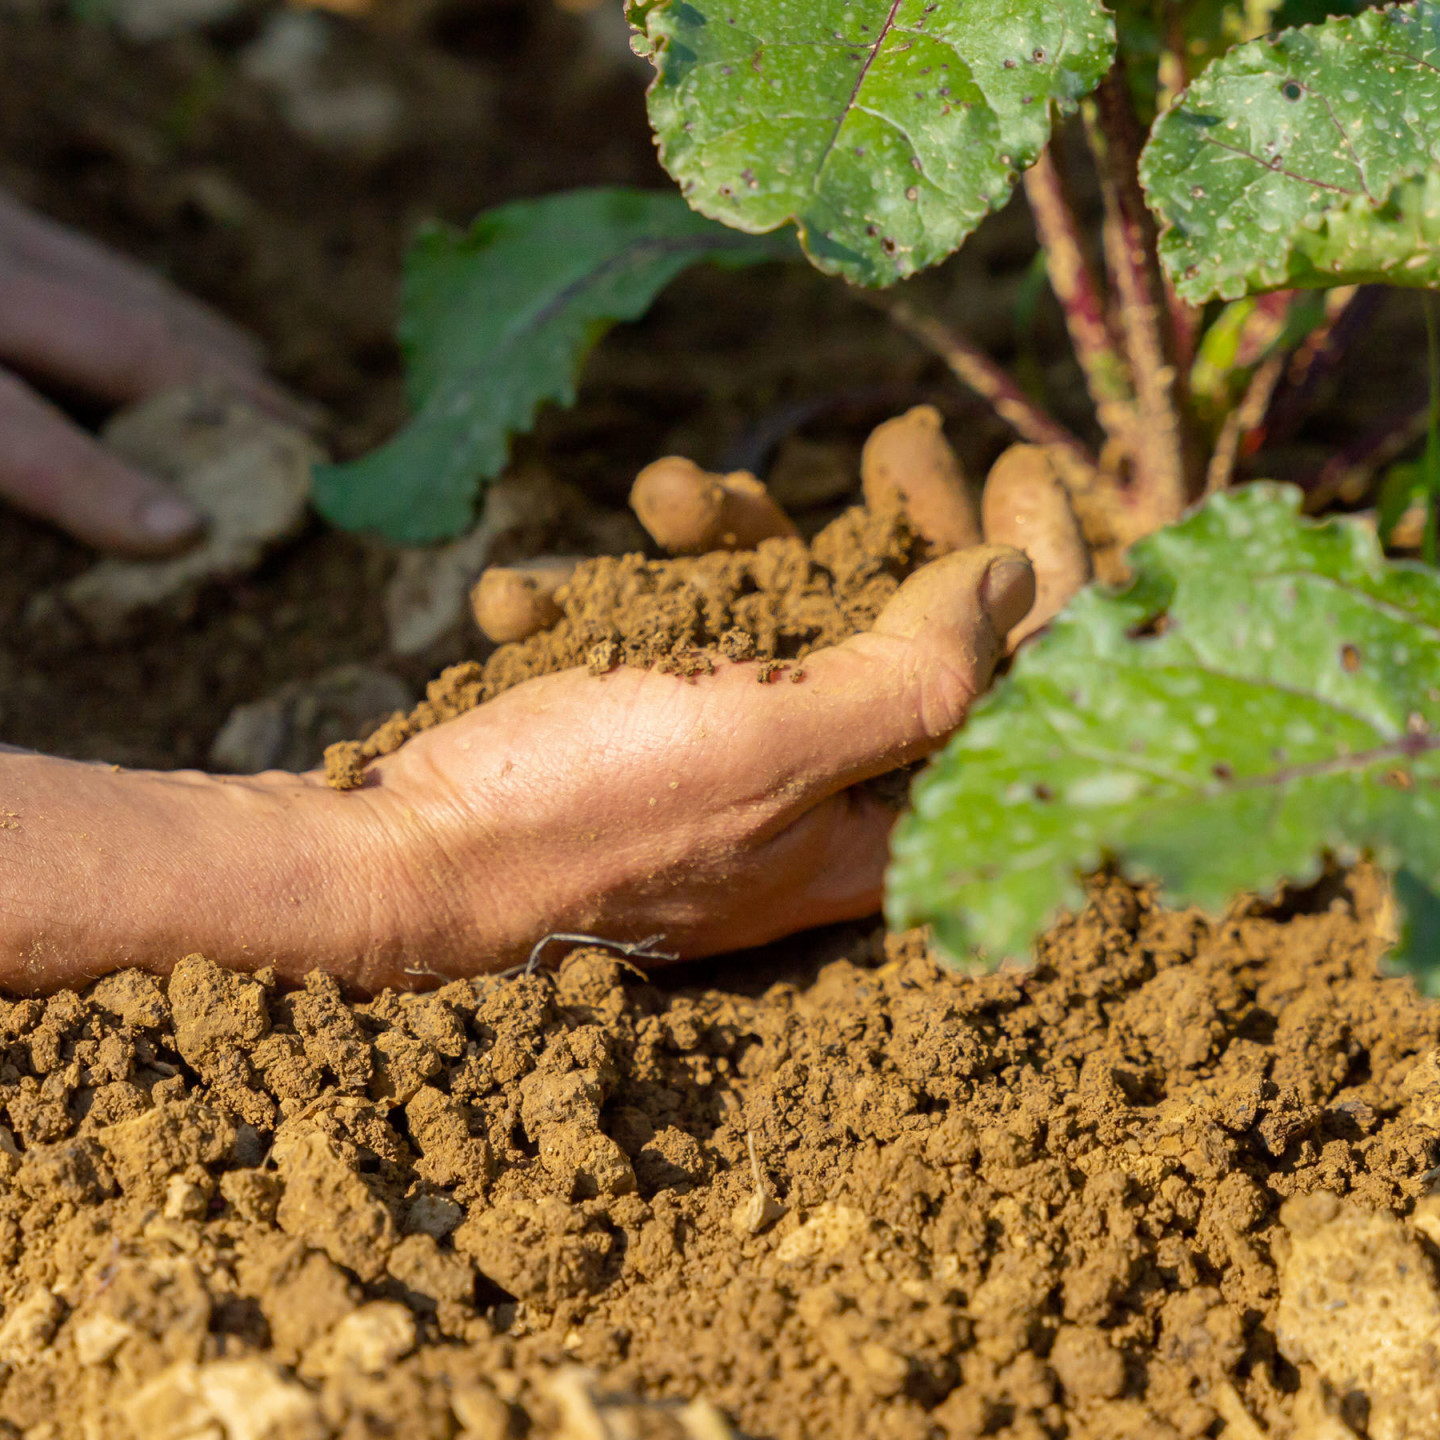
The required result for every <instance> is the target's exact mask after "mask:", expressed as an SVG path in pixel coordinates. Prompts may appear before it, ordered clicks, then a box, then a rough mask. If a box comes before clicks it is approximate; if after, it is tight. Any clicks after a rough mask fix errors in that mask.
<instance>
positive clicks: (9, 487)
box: [0, 372, 205, 556]
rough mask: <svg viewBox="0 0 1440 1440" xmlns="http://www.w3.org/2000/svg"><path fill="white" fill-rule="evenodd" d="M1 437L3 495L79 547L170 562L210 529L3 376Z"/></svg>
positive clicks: (178, 499)
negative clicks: (55, 527) (160, 557)
mask: <svg viewBox="0 0 1440 1440" xmlns="http://www.w3.org/2000/svg"><path fill="white" fill-rule="evenodd" d="M0 435H3V437H4V444H3V445H0V496H3V497H4V498H6V499H7V500H9V501H10V502H11V503H12V504H13V505H15V506H17V507H18V508H19V509H21V510H24V511H26V512H27V513H28V514H30V515H34V516H36V517H38V518H40V519H42V520H49V521H51V522H53V523H54V524H56V525H58V526H59V527H60V528H61V529H62V530H65V531H67V532H68V533H69V534H71V535H73V536H74V537H75V538H76V539H77V540H81V541H84V542H85V543H86V544H89V545H94V546H95V547H96V548H98V549H101V550H113V551H118V552H121V553H124V554H128V555H137V556H157V555H168V554H172V553H174V552H176V551H178V550H183V549H185V548H187V547H188V546H189V545H190V544H192V543H193V542H194V541H195V540H196V539H198V538H199V536H200V535H201V533H202V532H203V530H204V528H205V522H204V518H203V517H202V516H201V514H200V513H199V511H197V510H196V509H195V508H194V506H192V505H191V504H190V503H189V502H188V501H187V500H185V499H183V498H182V497H181V496H179V495H177V494H175V493H174V491H172V490H170V489H169V488H168V487H167V486H165V485H163V484H161V483H160V481H158V480H155V479H153V478H151V477H150V476H148V475H143V474H141V473H140V472H139V471H136V470H132V469H131V468H130V467H129V466H128V465H125V464H123V463H122V462H121V461H119V460H117V459H116V458H115V457H114V456H113V455H111V454H110V452H109V451H107V450H106V449H104V447H103V446H101V445H100V444H99V443H98V442H97V441H95V440H93V439H92V438H91V437H90V436H89V435H87V434H85V433H84V431H82V430H79V429H77V428H76V427H75V426H74V425H72V424H71V423H70V421H69V420H67V419H66V417H65V416H64V415H63V414H62V413H61V412H60V411H59V410H57V409H55V408H54V407H53V406H51V405H49V404H47V403H46V402H45V401H43V400H42V399H40V397H39V396H37V395H35V394H34V393H33V392H31V391H30V390H27V389H26V388H25V386H24V385H22V384H21V383H20V381H18V380H17V379H16V378H15V377H14V376H13V375H7V374H5V373H4V372H0Z"/></svg>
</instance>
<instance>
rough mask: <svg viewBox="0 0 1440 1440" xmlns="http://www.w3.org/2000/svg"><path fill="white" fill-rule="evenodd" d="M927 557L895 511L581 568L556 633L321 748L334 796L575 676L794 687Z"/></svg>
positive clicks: (437, 684)
mask: <svg viewBox="0 0 1440 1440" xmlns="http://www.w3.org/2000/svg"><path fill="white" fill-rule="evenodd" d="M930 553H931V552H930V547H929V545H928V543H927V542H926V541H924V540H922V539H921V538H920V537H919V536H917V535H916V533H915V531H914V529H913V528H912V527H911V525H910V523H909V521H908V520H907V518H906V516H905V512H904V510H903V508H902V506H901V504H900V502H899V501H898V500H892V501H889V502H886V503H884V504H882V505H879V506H875V507H871V506H865V505H855V506H852V507H851V508H850V509H848V510H846V511H845V512H844V513H843V514H842V515H841V516H840V517H839V518H838V519H836V520H834V521H832V522H831V523H830V524H829V525H827V526H825V528H824V529H822V530H821V531H820V533H819V534H818V535H816V536H815V538H814V540H813V541H811V542H810V543H809V544H808V545H807V544H806V543H805V542H804V541H803V540H800V539H798V538H797V539H773V540H765V541H762V542H761V544H760V545H759V547H758V548H757V549H754V550H740V551H734V552H727V551H719V550H717V551H711V552H710V553H709V554H706V555H698V556H693V557H680V558H676V559H672V560H649V559H647V558H646V557H645V556H644V555H642V554H639V553H635V554H630V555H620V556H613V555H602V556H600V557H598V558H597V559H594V560H587V561H584V562H582V563H581V564H580V566H579V567H578V568H577V569H576V572H575V574H574V576H573V577H572V578H571V579H570V580H569V581H568V582H567V583H566V584H565V585H564V586H563V587H562V588H561V590H560V591H559V592H558V594H557V596H556V599H557V600H558V601H559V602H560V604H561V607H562V610H563V614H562V616H561V618H560V619H559V620H557V621H556V622H555V624H554V625H552V626H550V627H548V628H547V629H545V630H542V631H541V632H540V633H539V634H537V635H532V636H531V637H530V638H529V639H528V640H520V641H516V642H514V643H512V644H509V645H502V646H500V647H499V649H497V650H496V651H495V652H494V653H493V654H492V655H491V656H490V658H489V659H488V660H486V661H484V662H483V663H481V662H479V661H467V662H465V663H462V664H460V665H452V666H451V667H450V668H449V669H447V670H445V671H444V672H443V673H442V674H441V675H440V676H439V677H437V678H436V679H435V680H433V681H432V682H431V683H430V685H429V686H428V688H427V690H426V696H425V699H424V700H422V701H421V702H420V704H419V705H417V706H416V707H415V708H414V709H413V710H411V711H410V712H409V713H408V714H399V713H397V714H395V715H394V716H392V717H391V719H389V720H388V721H386V722H385V723H384V724H382V725H380V726H379V727H378V728H377V729H375V730H374V731H373V732H372V733H371V734H370V736H369V737H368V738H367V739H365V740H363V741H341V742H339V743H337V744H334V745H331V746H329V747H328V749H327V750H326V752H325V769H326V775H327V778H328V779H329V781H330V783H331V784H332V785H333V786H334V787H335V788H336V789H338V790H351V789H354V788H355V787H357V786H359V785H361V784H363V783H364V767H365V764H366V762H367V761H369V760H373V759H374V758H375V757H376V756H379V755H389V754H391V753H393V752H394V751H395V750H398V749H399V748H400V746H401V745H403V744H404V743H405V741H406V740H408V739H410V738H411V737H412V736H414V735H417V734H419V733H420V732H421V731H422V730H428V729H429V728H430V727H431V726H432V725H439V724H441V723H443V722H444V721H446V720H452V719H454V718H455V716H457V715H461V714H463V713H464V712H465V711H467V710H470V709H473V708H474V707H475V706H476V705H480V704H483V703H484V702H485V701H486V700H490V699H492V698H493V697H494V696H496V695H499V694H500V693H501V692H502V691H505V690H508V689H509V688H510V687H511V686H512V685H519V684H521V683H522V682H523V681H526V680H532V679H534V678H536V677H537V676H540V675H548V674H551V673H553V672H554V671H557V670H568V669H571V668H574V667H576V666H581V665H584V666H588V667H589V669H590V670H591V671H592V672H593V673H595V674H603V673H604V672H605V671H607V670H610V669H612V668H613V667H614V666H616V665H638V666H643V667H646V668H650V667H653V668H655V669H658V670H661V671H663V672H665V673H668V674H675V675H682V676H685V677H687V678H692V677H694V676H696V675H701V674H709V673H711V672H712V671H713V670H714V669H715V663H716V661H717V660H719V659H722V658H723V659H726V660H758V661H759V662H760V663H759V665H758V666H757V667H756V678H757V679H758V680H760V681H761V682H762V683H767V682H770V681H772V680H774V679H775V678H776V677H777V676H778V675H780V674H782V673H786V674H788V675H789V678H790V680H791V681H792V682H794V681H800V680H803V679H804V673H805V672H804V668H803V665H801V664H800V663H798V662H801V661H803V660H804V658H805V656H807V655H808V654H810V652H811V651H813V650H817V649H820V648H821V647H822V646H826V645H835V644H838V643H839V642H840V641H841V640H844V639H845V638H846V637H847V636H850V635H854V634H856V633H857V632H859V631H861V630H867V629H869V627H870V626H871V625H872V624H874V622H875V617H876V616H877V615H878V614H879V613H880V611H881V609H882V608H883V606H884V604H885V602H886V601H887V600H889V599H890V597H891V596H892V595H894V593H895V592H896V590H897V589H899V587H900V582H901V581H902V580H903V579H904V578H905V577H906V576H907V575H908V574H909V573H910V572H911V571H912V570H913V569H915V568H916V566H917V565H919V564H923V563H924V561H925V560H926V559H928V558H930Z"/></svg>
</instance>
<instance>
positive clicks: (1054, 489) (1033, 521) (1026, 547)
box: [981, 445, 1093, 650]
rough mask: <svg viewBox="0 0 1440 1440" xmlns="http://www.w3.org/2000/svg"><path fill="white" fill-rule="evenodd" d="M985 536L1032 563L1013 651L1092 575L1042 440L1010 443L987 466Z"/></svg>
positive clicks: (1012, 640)
mask: <svg viewBox="0 0 1440 1440" xmlns="http://www.w3.org/2000/svg"><path fill="white" fill-rule="evenodd" d="M981 509H982V514H983V516H984V522H985V538H986V540H988V541H989V542H990V543H991V544H993V545H1013V546H1014V547H1015V548H1016V549H1017V550H1023V551H1024V552H1025V554H1026V555H1028V556H1029V557H1030V563H1031V564H1032V565H1034V567H1035V592H1036V593H1035V604H1034V607H1033V608H1032V609H1031V611H1030V613H1029V614H1028V615H1026V616H1025V618H1024V619H1023V620H1022V621H1020V623H1019V624H1018V625H1016V626H1015V628H1014V629H1013V630H1011V632H1010V635H1009V639H1008V648H1009V649H1011V650H1013V649H1014V648H1015V647H1016V646H1017V645H1018V644H1019V643H1020V642H1021V641H1022V640H1024V639H1025V638H1026V637H1027V636H1029V635H1033V634H1034V633H1035V631H1037V630H1039V629H1040V628H1041V627H1042V626H1044V625H1048V624H1049V623H1050V621H1051V620H1053V619H1054V618H1055V616H1056V615H1058V614H1059V613H1060V611H1061V610H1063V609H1064V608H1065V606H1066V605H1067V604H1068V603H1069V601H1070V599H1071V597H1072V596H1073V595H1074V594H1075V593H1076V591H1078V590H1079V589H1081V587H1082V586H1084V585H1087V584H1088V583H1089V581H1090V578H1091V576H1092V574H1093V570H1092V567H1091V563H1090V547H1089V546H1088V545H1087V544H1086V543H1085V537H1084V535H1083V534H1082V533H1081V531H1080V522H1079V521H1078V520H1077V519H1076V518H1075V511H1074V510H1073V509H1072V508H1071V505H1070V492H1069V491H1068V490H1067V489H1066V487H1065V485H1064V483H1063V482H1062V480H1061V479H1060V474H1059V471H1058V470H1057V469H1056V466H1055V462H1054V460H1053V458H1052V456H1051V454H1050V452H1049V451H1048V450H1047V449H1046V448H1045V447H1044V446H1043V445H1012V446H1011V447H1010V448H1009V449H1008V450H1007V451H1006V452H1005V453H1004V454H1003V455H1001V457H1000V458H999V459H998V460H997V461H996V462H995V464H994V466H993V467H992V468H991V471H990V475H989V477H988V479H987V480H986V481H985V493H984V495H983V496H982V497H981Z"/></svg>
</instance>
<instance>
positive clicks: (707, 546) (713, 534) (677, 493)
mask: <svg viewBox="0 0 1440 1440" xmlns="http://www.w3.org/2000/svg"><path fill="white" fill-rule="evenodd" d="M630 508H631V509H632V510H633V511H634V512H635V514H636V515H637V516H638V517H639V520H640V523H641V524H642V525H643V526H644V527H645V529H646V530H647V531H648V532H649V534H650V536H651V538H652V539H653V540H654V541H655V543H656V544H657V545H661V546H663V547H664V548H665V549H666V550H668V551H670V553H671V554H673V555H697V554H701V553H703V552H705V551H707V550H753V549H754V548H755V547H756V546H757V545H759V543H760V542H761V541H762V540H769V539H772V538H775V537H777V536H779V537H788V536H795V535H798V534H799V533H800V532H799V531H798V530H796V528H795V524H794V522H793V521H792V520H791V519H790V517H789V516H788V515H786V514H785V512H784V511H783V510H782V509H781V508H780V507H779V506H778V505H777V504H776V503H775V502H774V501H773V500H772V499H771V498H770V494H769V492H768V491H767V490H766V489H765V486H764V485H763V484H761V482H760V481H759V480H757V479H756V478H755V477H754V476H753V475H751V474H750V473H749V472H748V471H746V470H737V471H735V472H734V473H733V474H731V475H712V474H710V472H709V471H707V470H702V469H701V468H700V467H699V466H698V465H697V464H696V463H695V462H694V461H693V460H686V459H685V458H684V457H683V456H680V455H667V456H666V457H665V458H664V459H663V460H656V461H655V462H654V463H653V464H650V465H647V466H646V467H645V468H644V469H643V470H642V471H641V472H640V473H639V474H638V475H637V476H636V477H635V484H634V485H633V486H632V487H631V489H630Z"/></svg>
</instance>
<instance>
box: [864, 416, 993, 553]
mask: <svg viewBox="0 0 1440 1440" xmlns="http://www.w3.org/2000/svg"><path fill="white" fill-rule="evenodd" d="M860 481H861V485H862V487H863V489H864V493H865V500H866V503H867V504H869V505H872V506H874V505H878V504H880V503H881V502H883V501H885V500H886V499H888V498H889V497H891V496H894V495H899V496H900V498H901V499H902V500H903V501H904V502H905V510H906V513H907V514H908V515H909V517H910V523H911V524H912V525H914V527H915V528H916V530H918V531H919V532H920V534H921V535H923V536H924V537H925V538H926V539H927V540H928V541H930V543H931V544H932V545H933V546H934V547H935V548H936V550H937V551H938V552H939V553H941V554H944V553H945V552H947V551H950V550H964V549H965V548H966V547H967V546H970V545H979V544H980V543H981V534H980V517H979V515H978V514H977V513H976V510H975V501H974V499H973V498H972V497H971V494H970V489H969V486H968V485H967V484H966V482H965V474H964V472H963V471H962V470H961V468H960V461H959V459H958V458H957V456H956V454H955V452H954V451H953V450H952V449H951V448H950V442H949V441H948V440H946V438H945V433H944V430H943V429H942V421H941V417H940V412H939V411H938V410H937V409H936V408H935V407H934V406H933V405H916V406H915V407H914V408H913V409H911V410H907V411H906V412H905V413H904V414H903V415H897V416H896V417H895V418H894V419H893V420H887V421H885V423H884V424H883V425H878V426H876V428H875V429H874V430H873V431H872V432H871V434H870V438H869V439H868V440H867V441H866V442H865V449H864V451H863V452H862V454H861V456H860Z"/></svg>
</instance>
